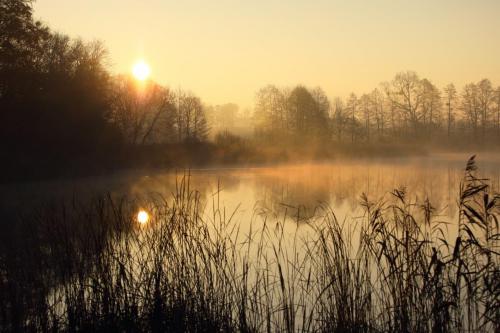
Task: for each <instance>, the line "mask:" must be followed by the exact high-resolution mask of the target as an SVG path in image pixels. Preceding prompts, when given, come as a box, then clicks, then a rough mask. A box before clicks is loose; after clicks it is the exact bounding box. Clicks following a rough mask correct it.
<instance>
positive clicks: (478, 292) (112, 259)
mask: <svg viewBox="0 0 500 333" xmlns="http://www.w3.org/2000/svg"><path fill="white" fill-rule="evenodd" d="M391 196H392V197H393V198H392V199H391V200H386V201H375V202H372V201H370V200H369V198H368V197H367V196H365V195H363V196H362V197H361V199H360V205H361V207H362V208H363V210H364V212H365V214H364V216H363V218H361V219H350V220H338V219H337V217H336V215H335V213H334V212H333V211H332V210H331V209H330V208H329V207H326V206H325V207H322V208H321V209H320V210H319V213H318V214H317V215H316V216H315V217H314V218H311V219H310V220H308V221H307V222H303V221H302V222H300V223H296V224H294V223H291V222H290V220H289V219H287V218H283V219H275V218H271V217H269V216H268V215H266V214H264V215H262V214H255V218H254V219H252V221H249V222H248V223H249V224H250V225H249V228H248V229H244V228H243V227H242V225H243V224H242V223H241V222H242V221H237V220H236V219H235V218H234V216H235V215H234V212H228V211H226V210H225V209H224V207H221V206H220V205H219V201H218V198H217V196H215V197H214V199H213V201H212V202H210V203H209V204H211V207H206V206H207V203H203V202H202V201H203V200H201V196H200V194H199V193H198V192H197V191H196V190H194V189H192V188H191V187H190V184H189V177H188V176H186V177H184V178H182V179H180V180H179V181H178V183H177V185H176V188H175V191H174V193H173V194H172V196H171V197H170V198H165V197H162V196H160V195H152V196H149V197H147V198H140V197H136V198H125V197H123V198H116V197H113V196H111V195H107V196H101V197H96V198H94V199H92V200H90V201H87V202H83V200H82V201H78V200H76V199H74V198H73V199H72V200H68V201H65V202H58V203H54V204H51V205H45V206H43V207H40V208H39V209H37V210H32V211H30V212H29V213H28V212H25V213H23V214H22V215H21V216H18V217H16V219H15V221H14V220H13V221H7V222H6V223H4V230H5V232H3V233H2V234H1V235H0V237H1V239H0V303H1V307H0V308H1V310H0V328H1V329H2V331H7V332H9V331H11V332H17V331H68V332H73V331H80V332H85V331H103V332H104V331H106V332H108V331H158V332H159V331H168V332H185V331H188V332H215V331H219V332H233V331H241V332H275V331H283V332H480V331H481V332H487V331H490V332H497V331H498V330H499V329H500V310H499V309H500V304H499V302H500V257H499V226H498V218H499V196H498V195H497V194H494V193H491V190H490V186H489V184H488V181H487V180H485V179H481V178H478V177H477V176H476V163H475V159H474V157H472V158H471V159H470V160H469V161H468V163H467V166H466V169H465V174H464V179H463V182H462V184H461V187H460V193H459V199H458V205H459V208H460V216H459V219H458V221H456V223H457V225H458V228H457V230H458V231H457V234H456V235H454V234H452V231H449V230H448V227H449V226H448V225H446V224H444V223H439V222H437V220H436V218H435V211H434V208H433V207H432V205H431V203H430V202H429V201H427V200H424V201H423V202H416V201H412V200H410V199H409V196H408V194H407V193H406V191H405V190H404V189H396V190H394V191H393V192H392V193H391ZM139 208H142V209H146V210H147V211H149V212H150V214H151V216H152V219H151V220H150V222H149V223H148V224H147V225H146V226H140V225H138V224H137V223H136V221H135V218H134V216H135V214H136V212H137V210H138V209H139ZM285 216H287V214H286V213H285ZM244 222H245V223H247V221H244ZM297 222H299V221H297ZM450 239H455V241H453V242H452V241H450Z"/></svg>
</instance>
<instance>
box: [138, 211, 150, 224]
mask: <svg viewBox="0 0 500 333" xmlns="http://www.w3.org/2000/svg"><path fill="white" fill-rule="evenodd" d="M148 221H149V214H148V213H147V212H146V211H145V210H140V211H139V213H137V222H139V224H146V223H148Z"/></svg>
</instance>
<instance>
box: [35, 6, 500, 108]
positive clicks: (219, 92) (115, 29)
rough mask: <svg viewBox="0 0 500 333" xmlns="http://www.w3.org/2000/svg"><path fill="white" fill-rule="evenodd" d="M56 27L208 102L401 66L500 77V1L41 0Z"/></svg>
mask: <svg viewBox="0 0 500 333" xmlns="http://www.w3.org/2000/svg"><path fill="white" fill-rule="evenodd" d="M34 7H35V16H36V17H37V18H39V19H41V20H42V21H44V22H46V23H48V24H49V25H50V26H51V27H52V28H53V29H54V30H57V31H60V32H63V33H67V34H69V35H71V36H73V37H82V38H84V39H99V40H102V41H103V42H105V44H106V46H107V48H108V50H109V53H110V61H111V64H112V71H114V72H117V73H119V72H129V71H130V68H131V66H132V64H133V63H134V62H135V61H136V60H137V59H139V58H144V59H145V60H146V61H147V62H148V63H149V64H150V66H151V68H152V78H153V79H154V80H155V81H158V82H159V83H162V84H165V85H168V86H170V87H174V88H177V87H179V86H180V87H182V88H184V89H188V90H191V91H193V92H194V93H196V94H198V95H199V96H200V97H202V99H203V100H204V101H205V102H207V103H211V104H218V103H225V102H236V103H239V104H240V105H241V106H251V105H253V100H254V96H255V92H256V91H257V90H258V89H259V88H260V87H262V86H265V85H266V84H269V83H274V84H276V85H279V86H288V85H294V84H298V83H300V84H304V85H306V86H310V87H315V86H318V85H319V86H321V87H322V88H323V89H324V90H325V91H326V93H327V94H328V95H329V96H337V95H339V96H345V95H347V94H348V93H349V92H351V91H353V92H356V93H362V92H368V91H370V90H371V89H373V88H374V87H376V86H378V84H379V83H380V82H381V81H386V80H390V79H391V78H392V77H393V76H394V74H395V73H396V72H398V71H402V70H408V69H410V70H415V71H417V72H418V73H419V74H420V76H421V77H428V78H429V79H431V81H433V82H434V83H435V84H437V85H438V86H440V87H441V86H444V85H445V84H446V83H448V82H450V81H451V82H454V83H456V84H457V85H458V86H460V87H461V86H462V85H463V84H464V83H465V82H469V81H478V80H479V79H481V78H484V77H488V78H490V79H491V80H492V81H493V83H494V84H495V85H499V84H500V0H467V1H466V0H413V1H406V0H400V1H397V0H366V1H358V0H349V1H348V0H344V1H340V0H330V1H326V0H316V1H315V0H309V1H307V0H287V1H285V0H283V1H277V0H253V1H250V0H247V1H242V0H240V1H238V0H233V1H230V0H204V1H201V0H198V1H196V0H85V1H73V0H71V1H68V0H38V1H37V2H36V3H35V5H34Z"/></svg>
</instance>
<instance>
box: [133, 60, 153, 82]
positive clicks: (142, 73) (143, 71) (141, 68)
mask: <svg viewBox="0 0 500 333" xmlns="http://www.w3.org/2000/svg"><path fill="white" fill-rule="evenodd" d="M132 74H134V77H135V78H136V79H137V80H139V81H144V80H146V79H147V78H148V77H149V74H151V68H150V67H149V65H148V64H147V63H146V62H145V61H144V60H139V61H138V62H136V63H135V64H134V67H132Z"/></svg>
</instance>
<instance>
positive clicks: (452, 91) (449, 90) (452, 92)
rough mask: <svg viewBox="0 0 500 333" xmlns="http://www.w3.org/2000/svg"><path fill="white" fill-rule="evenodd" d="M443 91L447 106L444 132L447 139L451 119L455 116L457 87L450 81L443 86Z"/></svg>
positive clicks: (449, 133) (449, 132)
mask: <svg viewBox="0 0 500 333" xmlns="http://www.w3.org/2000/svg"><path fill="white" fill-rule="evenodd" d="M444 93H445V99H446V108H447V117H446V128H447V131H446V132H447V137H448V139H450V135H451V126H452V122H453V119H454V117H455V103H456V99H457V89H456V88H455V86H454V85H453V83H450V84H448V85H447V86H446V87H445V88H444Z"/></svg>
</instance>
